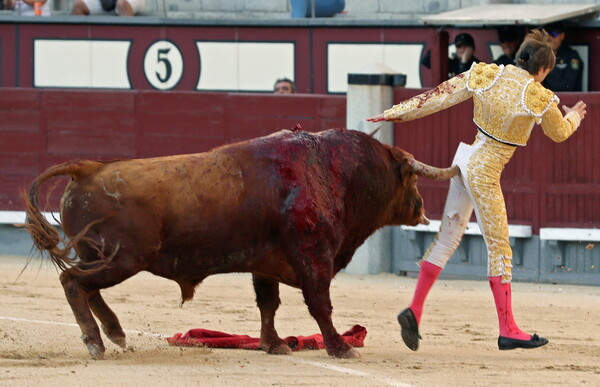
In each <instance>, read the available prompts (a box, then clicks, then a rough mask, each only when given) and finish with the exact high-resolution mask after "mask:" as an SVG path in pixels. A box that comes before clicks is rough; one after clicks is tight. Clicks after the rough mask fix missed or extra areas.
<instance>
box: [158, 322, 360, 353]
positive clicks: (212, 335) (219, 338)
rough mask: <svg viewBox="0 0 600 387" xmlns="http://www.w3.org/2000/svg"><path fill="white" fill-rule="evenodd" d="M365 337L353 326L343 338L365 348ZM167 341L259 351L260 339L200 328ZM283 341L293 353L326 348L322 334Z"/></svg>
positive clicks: (184, 345) (175, 343) (169, 338)
mask: <svg viewBox="0 0 600 387" xmlns="http://www.w3.org/2000/svg"><path fill="white" fill-rule="evenodd" d="M365 337H367V329H366V328H365V327H363V326H360V325H355V326H353V327H352V328H351V329H350V330H348V331H346V332H344V334H343V335H342V338H343V339H344V340H345V341H346V342H347V343H348V344H350V345H352V346H353V347H362V346H364V341H365ZM167 341H168V342H169V344H170V345H174V346H180V347H209V348H242V349H258V342H259V341H260V339H258V338H255V337H250V336H247V335H232V334H229V333H223V332H217V331H210V330H208V329H200V328H199V329H191V330H189V331H188V332H187V333H186V334H182V333H176V334H175V335H174V336H173V337H168V338H167ZM283 341H285V342H286V344H287V345H288V346H289V347H290V348H291V349H292V351H300V350H302V349H323V348H325V344H324V343H323V336H322V335H321V334H320V333H319V334H315V335H311V336H290V337H286V338H285V339H283Z"/></svg>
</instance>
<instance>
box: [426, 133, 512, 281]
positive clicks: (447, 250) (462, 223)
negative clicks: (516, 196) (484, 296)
mask: <svg viewBox="0 0 600 387" xmlns="http://www.w3.org/2000/svg"><path fill="white" fill-rule="evenodd" d="M514 151H515V147H514V146H510V145H505V144H502V143H500V142H498V141H496V140H493V139H491V138H489V137H487V136H485V135H484V134H482V133H478V135H477V137H476V139H475V142H474V143H473V144H472V145H467V144H464V143H461V144H460V145H459V147H458V149H457V151H456V155H455V156H454V161H453V164H455V165H458V167H459V168H460V172H461V173H460V174H459V175H457V176H455V177H453V178H452V179H451V181H450V188H449V190H448V197H447V199H446V204H445V207H444V213H443V215H442V223H441V226H440V231H439V232H438V234H437V235H436V237H435V239H434V241H433V243H432V244H431V246H429V248H428V249H427V251H426V252H425V255H424V256H423V260H425V261H428V262H430V263H432V264H434V265H437V266H439V267H441V268H443V267H445V266H446V263H447V262H448V260H449V259H450V258H451V257H452V254H454V252H455V251H456V248H457V247H458V245H459V244H460V241H461V239H462V237H463V235H464V233H465V230H466V228H467V224H468V223H469V219H470V218H471V214H472V213H473V210H475V216H476V217H477V222H478V224H479V228H480V230H481V232H482V234H483V238H484V240H485V243H486V248H487V254H488V270H487V274H488V277H496V276H502V282H504V283H506V282H510V281H511V279H512V249H511V247H510V242H509V239H508V238H509V237H508V219H507V215H506V205H505V203H504V196H503V194H502V188H501V187H500V175H501V173H502V170H503V169H504V165H506V163H507V162H508V161H509V160H510V158H511V156H512V155H513V154H514Z"/></svg>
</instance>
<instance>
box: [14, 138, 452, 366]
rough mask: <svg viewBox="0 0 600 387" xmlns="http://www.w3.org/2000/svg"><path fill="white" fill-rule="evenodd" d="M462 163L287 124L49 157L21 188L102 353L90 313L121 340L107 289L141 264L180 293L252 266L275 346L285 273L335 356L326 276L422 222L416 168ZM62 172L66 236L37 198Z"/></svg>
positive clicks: (32, 224) (340, 353)
mask: <svg viewBox="0 0 600 387" xmlns="http://www.w3.org/2000/svg"><path fill="white" fill-rule="evenodd" d="M456 173H457V169H456V168H449V169H437V168H432V167H428V166H425V165H423V164H421V163H419V162H417V161H415V160H414V159H413V158H412V156H411V155H409V154H407V153H405V152H404V151H402V150H400V149H399V148H395V147H390V146H387V145H383V144H381V143H380V142H378V141H377V140H375V139H373V138H372V137H371V136H369V135H366V134H364V133H361V132H356V131H351V130H327V131H323V132H320V133H308V132H302V131H287V130H284V131H281V132H278V133H275V134H273V135H270V136H266V137H262V138H257V139H254V140H251V141H247V142H241V143H237V144H232V145H228V146H224V147H221V148H217V149H215V150H213V151H210V152H206V153H200V154H191V155H179V156H169V157H161V158H152V159H138V160H126V161H114V162H106V163H104V162H96V161H87V160H83V161H73V162H68V163H65V164H61V165H56V166H53V167H51V168H49V169H48V170H46V171H45V172H44V173H42V174H41V175H40V176H38V177H37V178H36V179H35V180H34V181H33V183H32V185H31V188H30V191H29V197H28V198H25V200H26V206H27V227H28V230H29V231H30V232H31V234H32V238H33V240H34V243H35V245H36V246H37V247H38V248H39V249H40V250H45V251H47V252H48V253H49V255H50V257H51V258H52V261H53V262H54V263H55V264H56V265H57V266H58V267H60V268H61V269H62V272H61V274H60V281H61V283H62V285H63V287H64V290H65V294H66V297H67V300H68V302H69V304H70V306H71V308H72V310H73V313H74V314H75V318H76V320H77V323H78V324H79V326H80V328H81V332H82V334H83V336H82V339H83V341H84V343H85V344H86V345H87V349H88V351H89V352H90V354H91V356H92V357H93V358H95V359H101V358H103V356H104V352H105V348H104V344H103V342H102V339H101V337H100V331H99V328H98V325H97V323H96V321H95V320H94V317H93V315H92V313H93V314H94V315H96V317H97V318H98V320H100V322H101V324H102V328H103V330H104V333H105V334H106V335H107V336H108V338H109V339H110V340H112V341H113V342H114V343H116V344H118V345H120V346H122V347H124V346H125V333H123V329H122V328H121V325H120V323H119V320H118V319H117V316H116V315H115V314H114V313H113V311H112V310H111V309H110V308H109V307H108V305H107V304H106V303H105V302H104V300H103V298H102V296H101V294H100V290H101V289H104V288H108V287H110V286H113V285H116V284H118V283H120V282H122V281H124V280H126V279H127V278H129V277H131V276H133V275H135V274H136V273H138V272H140V271H142V270H146V271H149V272H151V273H153V274H155V275H158V276H161V277H164V278H168V279H172V280H174V281H176V282H177V283H178V284H179V286H180V287H181V293H182V302H185V301H186V300H189V299H191V298H192V297H193V295H194V290H195V288H196V286H197V285H198V284H199V283H201V282H202V280H204V278H206V277H207V276H209V275H212V274H217V273H230V272H250V273H252V275H253V284H254V289H255V291H256V302H257V304H258V307H259V309H260V317H261V334H260V347H261V348H262V349H263V350H265V351H266V352H268V353H274V354H287V353H289V352H290V348H289V347H288V346H287V345H286V344H285V343H284V342H283V340H282V339H281V338H280V337H279V335H278V334H277V331H276V330H275V326H274V318H275V312H276V310H277V308H278V306H279V304H280V299H279V282H282V283H284V284H287V285H290V286H294V287H298V288H300V289H302V293H303V295H304V299H305V302H306V304H307V306H308V309H309V311H310V314H311V315H312V316H313V317H314V318H315V320H316V321H317V323H318V325H319V328H320V330H321V332H322V334H323V339H324V342H325V345H326V347H327V353H328V354H330V355H332V356H336V357H341V358H356V357H360V355H359V353H358V352H357V351H356V350H355V349H354V348H352V347H351V346H350V345H349V344H347V343H346V342H345V341H344V340H343V339H342V338H341V336H340V335H339V334H338V333H337V331H336V330H335V328H334V326H333V324H332V320H331V312H332V305H331V300H330V296H329V285H330V282H331V279H332V278H333V277H334V276H335V274H336V273H337V272H338V271H340V270H341V269H343V268H344V267H346V265H347V264H348V263H349V262H350V259H351V258H352V255H353V254H354V252H355V251H356V249H357V248H358V247H359V246H360V245H361V244H362V243H363V242H364V241H365V239H366V238H367V237H368V236H369V235H371V234H372V233H373V232H374V231H375V230H377V229H378V228H380V227H382V226H385V225H400V224H407V225H416V224H418V223H426V222H427V218H425V217H424V215H423V212H424V209H423V200H422V198H421V196H420V195H419V192H418V191H417V187H416V179H417V177H416V174H419V175H424V176H428V177H431V178H439V179H448V178H450V177H451V176H453V175H455V174H456ZM62 175H67V176H70V177H71V181H70V182H69V184H68V186H67V187H66V189H65V192H64V193H63V196H62V199H61V208H60V212H61V225H62V228H63V230H64V232H65V234H66V235H67V237H68V238H66V239H65V240H62V239H61V238H60V237H59V234H58V233H57V231H56V230H55V229H54V228H53V227H52V226H51V225H50V224H49V223H48V222H47V221H46V220H45V218H44V217H43V216H42V215H41V213H40V210H39V205H38V192H39V187H40V185H41V184H42V183H44V182H45V181H46V180H48V179H50V178H53V177H56V176H62ZM73 250H74V253H75V254H73Z"/></svg>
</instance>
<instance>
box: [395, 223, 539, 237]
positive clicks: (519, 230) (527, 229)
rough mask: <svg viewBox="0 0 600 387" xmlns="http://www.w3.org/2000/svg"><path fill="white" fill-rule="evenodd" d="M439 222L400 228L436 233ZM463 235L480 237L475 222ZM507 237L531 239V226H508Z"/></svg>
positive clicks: (468, 226) (470, 224)
mask: <svg viewBox="0 0 600 387" xmlns="http://www.w3.org/2000/svg"><path fill="white" fill-rule="evenodd" d="M441 224H442V221H441V220H432V221H431V222H430V223H429V224H428V225H423V224H419V225H417V226H401V227H402V229H404V230H413V231H423V232H438V231H439V230H440V225H441ZM465 235H481V230H480V229H479V225H478V224H477V223H476V222H469V224H468V225H467V230H466V231H465ZM508 235H509V236H511V237H513V238H531V236H532V235H533V231H532V230H531V226H527V225H521V224H509V225H508Z"/></svg>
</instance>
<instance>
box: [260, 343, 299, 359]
mask: <svg viewBox="0 0 600 387" xmlns="http://www.w3.org/2000/svg"><path fill="white" fill-rule="evenodd" d="M259 348H260V349H262V350H263V351H265V352H266V353H268V354H269V355H289V354H291V353H292V350H291V348H290V347H289V346H288V345H287V344H286V343H285V342H284V341H283V340H281V342H280V343H277V344H273V345H269V344H259Z"/></svg>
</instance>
